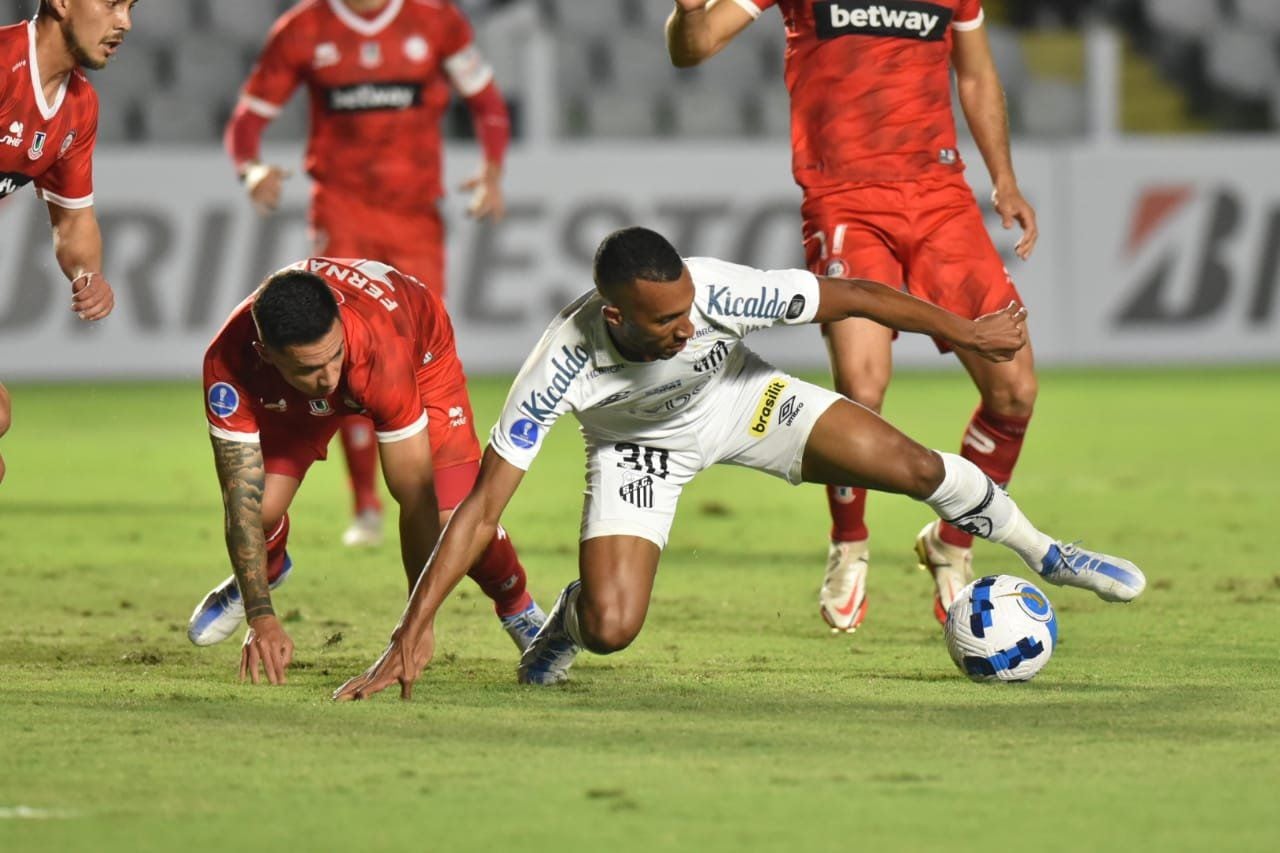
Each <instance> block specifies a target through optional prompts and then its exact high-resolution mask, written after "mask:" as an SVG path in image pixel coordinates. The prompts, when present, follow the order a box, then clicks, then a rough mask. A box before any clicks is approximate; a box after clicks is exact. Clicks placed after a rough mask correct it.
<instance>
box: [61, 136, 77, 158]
mask: <svg viewBox="0 0 1280 853" xmlns="http://www.w3.org/2000/svg"><path fill="white" fill-rule="evenodd" d="M75 141H76V132H75V131H74V130H69V131H67V135H66V136H64V137H62V144H61V145H59V146H58V156H59V157H62V155H64V154H66V153H67V149H68V148H70V147H71V144H72V143H73V142H75Z"/></svg>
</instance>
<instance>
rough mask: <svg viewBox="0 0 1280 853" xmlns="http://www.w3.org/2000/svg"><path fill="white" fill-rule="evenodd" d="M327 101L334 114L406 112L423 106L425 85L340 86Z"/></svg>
mask: <svg viewBox="0 0 1280 853" xmlns="http://www.w3.org/2000/svg"><path fill="white" fill-rule="evenodd" d="M325 99H326V101H327V103H328V105H329V111H330V112H335V113H356V112H368V111H372V110H407V109H409V107H416V106H418V105H419V104H421V103H422V84H421V83H414V82H411V81H409V82H395V81H388V82H386V83H357V84H356V85H354V86H337V87H335V88H332V89H328V90H326V91H325Z"/></svg>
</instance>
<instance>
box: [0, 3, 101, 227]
mask: <svg viewBox="0 0 1280 853" xmlns="http://www.w3.org/2000/svg"><path fill="white" fill-rule="evenodd" d="M35 43H36V38H35V22H34V21H25V22H23V23H21V24H13V25H11V26H7V27H0V198H4V197H5V196H7V195H9V194H10V193H13V192H16V191H17V190H19V189H21V188H22V187H23V186H25V185H26V184H28V183H30V182H31V181H35V185H36V192H37V194H38V195H39V196H40V197H41V198H43V199H44V200H45V201H47V202H51V203H53V204H56V205H58V206H59V207H66V208H72V209H74V208H81V207H91V206H92V205H93V144H94V141H95V140H96V139H97V136H98V96H97V93H95V92H94V91H93V87H92V86H91V85H89V80H88V78H86V77H85V76H84V74H83V73H82V72H81V71H80V69H79V68H76V69H73V70H72V71H71V73H70V74H69V75H68V76H67V79H66V80H64V81H63V82H62V85H61V86H60V87H59V89H58V92H57V94H56V95H55V96H54V98H53V101H52V103H50V102H49V101H48V100H47V99H46V98H45V93H44V87H43V86H42V85H41V84H40V66H39V64H38V63H37V60H36V48H35Z"/></svg>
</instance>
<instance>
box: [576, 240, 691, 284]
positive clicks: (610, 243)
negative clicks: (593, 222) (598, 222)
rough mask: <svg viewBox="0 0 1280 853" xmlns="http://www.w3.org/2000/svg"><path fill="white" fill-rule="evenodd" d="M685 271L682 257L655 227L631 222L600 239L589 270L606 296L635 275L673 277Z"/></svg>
mask: <svg viewBox="0 0 1280 853" xmlns="http://www.w3.org/2000/svg"><path fill="white" fill-rule="evenodd" d="M683 272H684V260H683V259H681V257H680V253H679V252H677V251H676V248H675V246H672V245H671V244H670V243H669V242H667V238H666V237H663V236H662V235H661V234H659V233H658V232H657V231H651V230H649V229H648V228H641V227H639V226H632V227H630V228H623V229H621V230H619V231H614V232H613V233H612V234H610V235H609V236H608V237H605V238H604V239H603V240H602V241H600V246H599V248H597V249H596V257H595V262H594V264H593V265H592V274H593V276H594V277H595V282H596V289H597V290H599V291H600V292H601V293H602V294H604V295H605V296H606V297H608V296H611V295H613V294H615V293H617V292H618V288H620V287H625V286H627V285H629V284H631V283H632V282H634V281H636V280H637V279H644V280H645V281H675V280H676V279H678V278H680V275H681V273H683Z"/></svg>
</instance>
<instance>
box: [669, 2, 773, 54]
mask: <svg viewBox="0 0 1280 853" xmlns="http://www.w3.org/2000/svg"><path fill="white" fill-rule="evenodd" d="M754 20H755V18H754V17H752V15H751V13H750V12H748V11H747V10H746V9H744V8H743V7H742V6H739V5H738V4H737V3H736V2H735V0H676V7H675V9H673V10H672V12H671V16H670V17H668V18H667V53H668V54H669V55H670V56H671V64H672V65H674V66H676V67H677V68H689V67H691V66H694V65H697V64H698V63H699V62H702V61H703V60H705V59H710V58H711V57H713V56H715V55H716V54H717V53H719V52H720V51H721V50H723V49H724V47H725V45H727V44H728V43H729V42H731V41H733V37H734V36H736V35H737V34H738V33H740V32H742V31H743V30H745V29H746V28H747V25H748V24H750V23H751V22H752V21H754Z"/></svg>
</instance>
